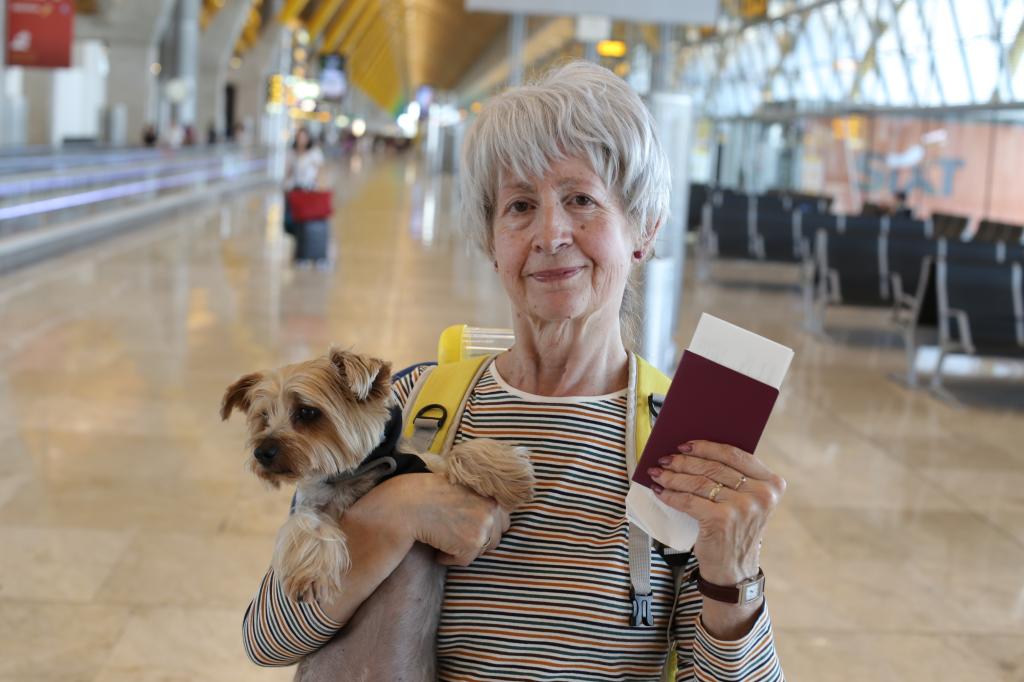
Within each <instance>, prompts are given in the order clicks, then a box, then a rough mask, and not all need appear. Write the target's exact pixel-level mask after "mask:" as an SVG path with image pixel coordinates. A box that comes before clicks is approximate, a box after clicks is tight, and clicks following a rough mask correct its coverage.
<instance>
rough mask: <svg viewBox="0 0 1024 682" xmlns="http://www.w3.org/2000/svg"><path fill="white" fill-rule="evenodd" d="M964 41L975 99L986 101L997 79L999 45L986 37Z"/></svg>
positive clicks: (994, 87)
mask: <svg viewBox="0 0 1024 682" xmlns="http://www.w3.org/2000/svg"><path fill="white" fill-rule="evenodd" d="M964 43H965V48H966V52H967V65H968V67H969V68H970V74H971V83H972V84H973V85H974V97H975V101H977V102H988V101H989V100H990V99H991V98H992V93H993V92H994V91H995V89H996V82H997V81H998V80H999V50H1000V47H999V45H998V44H996V43H994V42H993V41H992V40H991V39H990V38H987V37H982V38H977V37H976V38H971V39H967V40H965V41H964Z"/></svg>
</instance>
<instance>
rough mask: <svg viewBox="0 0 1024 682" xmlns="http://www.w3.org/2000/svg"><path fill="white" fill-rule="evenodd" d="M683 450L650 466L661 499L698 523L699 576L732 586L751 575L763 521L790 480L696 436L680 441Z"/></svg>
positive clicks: (731, 449) (751, 458)
mask: <svg viewBox="0 0 1024 682" xmlns="http://www.w3.org/2000/svg"><path fill="white" fill-rule="evenodd" d="M679 452H680V454H677V455H669V456H666V457H663V458H661V460H660V464H661V467H659V468H654V469H650V470H649V471H650V474H651V476H652V477H653V478H654V481H655V483H656V485H655V487H654V492H655V493H656V494H657V495H658V498H659V499H661V500H662V501H663V502H665V503H666V504H668V505H669V506H670V507H673V508H675V509H678V510H679V511H682V512H686V513H687V514H689V515H690V516H692V517H693V518H695V519H696V520H697V523H698V524H700V531H699V533H698V535H697V542H696V544H695V545H694V548H693V551H694V553H695V554H696V556H697V561H698V562H699V563H700V574H701V576H702V577H703V578H704V580H706V581H708V582H710V583H714V584H716V585H730V586H731V585H736V584H737V583H739V582H741V581H743V580H745V579H747V578H753V577H754V576H756V575H757V571H758V566H759V564H760V561H759V559H760V549H761V538H762V534H763V533H764V527H765V524H766V523H767V521H768V517H769V516H770V515H771V513H772V511H773V510H774V509H775V507H776V506H777V505H778V504H779V500H781V499H782V495H783V494H784V493H785V492H786V481H785V480H784V479H783V478H782V477H781V476H779V475H777V474H775V473H773V472H772V471H771V470H770V469H768V467H766V466H765V465H764V463H762V462H761V461H760V460H759V459H757V458H756V457H754V456H753V455H751V454H749V453H746V452H743V451H742V450H739V449H737V448H734V447H730V446H728V445H722V444H720V443H710V442H708V441H699V440H698V441H691V442H690V443H686V444H684V445H681V446H679ZM719 484H720V485H719ZM716 490H717V492H715V491H716ZM712 498H713V500H712Z"/></svg>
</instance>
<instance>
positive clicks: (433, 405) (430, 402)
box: [403, 355, 492, 454]
mask: <svg viewBox="0 0 1024 682" xmlns="http://www.w3.org/2000/svg"><path fill="white" fill-rule="evenodd" d="M491 359H492V356H490V355H481V356H477V357H472V358H469V359H467V360H460V361H458V362H449V363H445V364H440V365H438V366H437V367H434V368H432V369H430V370H428V371H427V372H425V373H424V374H423V375H422V376H421V377H420V378H419V380H418V381H417V382H416V386H415V387H414V388H413V392H412V393H411V394H410V396H409V400H408V401H407V403H406V410H405V430H404V432H403V435H404V436H405V437H406V438H407V439H408V440H409V442H410V443H411V444H412V446H413V447H414V448H415V449H417V450H419V451H420V452H433V453H437V454H440V453H442V452H444V451H446V450H447V449H448V448H449V447H450V446H451V441H452V440H454V437H455V431H454V430H452V429H451V426H452V424H458V423H459V421H460V420H461V419H462V412H463V411H464V410H465V407H466V400H467V399H468V397H469V393H470V389H471V388H472V387H473V386H475V385H476V382H477V380H478V379H479V378H480V375H481V374H483V372H484V370H485V369H486V368H487V366H488V365H489V364H490V360H491ZM410 404H411V406H410ZM449 436H450V437H449Z"/></svg>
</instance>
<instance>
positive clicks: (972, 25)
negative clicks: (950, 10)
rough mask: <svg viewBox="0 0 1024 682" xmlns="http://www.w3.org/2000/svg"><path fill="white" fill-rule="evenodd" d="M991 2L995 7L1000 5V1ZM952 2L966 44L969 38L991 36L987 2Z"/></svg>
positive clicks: (982, 0) (968, 0)
mask: <svg viewBox="0 0 1024 682" xmlns="http://www.w3.org/2000/svg"><path fill="white" fill-rule="evenodd" d="M991 1H992V2H993V3H994V4H996V5H998V4H999V3H1000V0H991ZM952 2H953V6H954V8H955V10H956V19H957V22H958V23H959V24H960V34H961V35H962V36H963V37H964V41H965V42H966V43H967V44H970V40H971V38H981V37H989V36H991V35H992V16H991V14H990V13H989V11H988V2H989V0H952ZM1018 2H1019V0H1018Z"/></svg>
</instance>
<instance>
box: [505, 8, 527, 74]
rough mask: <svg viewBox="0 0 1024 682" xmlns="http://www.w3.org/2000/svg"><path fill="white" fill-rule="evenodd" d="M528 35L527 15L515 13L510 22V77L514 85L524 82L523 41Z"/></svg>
mask: <svg viewBox="0 0 1024 682" xmlns="http://www.w3.org/2000/svg"><path fill="white" fill-rule="evenodd" d="M525 37H526V16H525V15H523V14H513V15H511V16H510V17H509V22H508V59H509V79H508V84H509V85H510V86H512V87H515V86H517V85H522V84H523V42H524V40H525Z"/></svg>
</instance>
